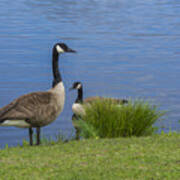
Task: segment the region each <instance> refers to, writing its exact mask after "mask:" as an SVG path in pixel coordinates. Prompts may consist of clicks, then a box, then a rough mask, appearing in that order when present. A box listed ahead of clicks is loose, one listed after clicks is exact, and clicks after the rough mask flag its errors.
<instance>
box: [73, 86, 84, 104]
mask: <svg viewBox="0 0 180 180" xmlns="http://www.w3.org/2000/svg"><path fill="white" fill-rule="evenodd" d="M75 102H76V103H82V102H83V88H82V87H81V88H80V89H78V96H77V99H76V101H75Z"/></svg>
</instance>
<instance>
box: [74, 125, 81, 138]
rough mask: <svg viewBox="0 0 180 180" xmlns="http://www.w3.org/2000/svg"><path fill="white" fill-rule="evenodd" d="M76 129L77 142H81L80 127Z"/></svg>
mask: <svg viewBox="0 0 180 180" xmlns="http://www.w3.org/2000/svg"><path fill="white" fill-rule="evenodd" d="M75 129H76V138H75V139H76V140H79V139H80V129H79V128H78V127H75Z"/></svg>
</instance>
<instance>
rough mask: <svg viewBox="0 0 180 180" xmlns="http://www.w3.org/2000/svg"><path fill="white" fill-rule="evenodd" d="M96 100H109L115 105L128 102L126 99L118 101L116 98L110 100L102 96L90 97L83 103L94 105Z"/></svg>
mask: <svg viewBox="0 0 180 180" xmlns="http://www.w3.org/2000/svg"><path fill="white" fill-rule="evenodd" d="M96 100H100V101H103V100H109V101H111V102H112V103H114V104H125V103H127V102H128V101H127V100H125V99H116V98H108V97H100V96H94V97H88V98H86V99H84V101H83V103H85V104H86V103H89V104H91V103H93V102H94V101H96Z"/></svg>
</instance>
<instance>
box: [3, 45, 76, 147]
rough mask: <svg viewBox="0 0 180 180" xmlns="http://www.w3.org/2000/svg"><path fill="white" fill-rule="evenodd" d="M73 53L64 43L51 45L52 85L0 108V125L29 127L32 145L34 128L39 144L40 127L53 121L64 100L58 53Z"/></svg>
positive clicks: (61, 108) (60, 110)
mask: <svg viewBox="0 0 180 180" xmlns="http://www.w3.org/2000/svg"><path fill="white" fill-rule="evenodd" d="M64 52H70V53H74V52H75V51H74V50H72V49H70V48H69V47H68V46H67V45H66V44H64V43H57V44H55V45H54V47H53V55H52V69H53V77H54V79H53V87H52V88H51V89H49V90H48V91H44V92H43V91H41V92H32V93H29V94H26V95H23V96H20V97H19V98H17V99H15V100H14V101H12V102H11V103H10V104H8V105H6V106H4V107H2V108H0V126H15V127H20V128H29V142H30V145H33V129H32V128H36V133H37V142H36V144H37V145H39V144H40V128H41V127H43V126H46V125H48V124H50V123H51V122H53V121H54V120H55V119H56V118H57V117H58V115H59V114H60V113H61V112H62V110H63V107H64V100H65V89H64V85H63V82H62V78H61V74H60V72H59V69H58V58H59V54H61V53H64Z"/></svg>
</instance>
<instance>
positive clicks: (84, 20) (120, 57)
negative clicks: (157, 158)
mask: <svg viewBox="0 0 180 180" xmlns="http://www.w3.org/2000/svg"><path fill="white" fill-rule="evenodd" d="M0 22H1V23H0V42H1V43H0V106H1V107H2V106H4V105H6V104H8V103H9V102H11V101H12V100H13V99H15V98H17V97H18V96H20V95H22V94H26V93H29V92H32V91H42V90H46V89H49V88H50V87H51V84H52V69H51V68H52V67H51V56H52V46H53V45H54V44H55V43H56V42H65V43H66V44H67V45H68V46H69V47H71V48H72V49H75V50H77V51H78V53H77V54H75V55H74V54H63V55H62V56H61V57H60V62H59V63H60V70H61V73H62V77H63V81H64V84H65V88H66V103H65V107H64V111H63V113H62V114H61V115H60V116H59V118H58V119H57V120H56V121H55V122H53V123H52V124H50V125H49V126H47V127H44V128H43V135H44V136H47V137H53V136H55V135H56V134H58V133H63V134H64V136H66V137H67V138H68V137H71V136H72V135H73V134H74V129H73V126H72V121H71V116H72V110H71V105H72V103H73V102H74V100H75V98H76V92H69V91H68V88H69V87H70V86H71V85H72V83H73V82H74V81H81V82H82V83H83V85H84V96H85V97H88V96H92V95H101V96H110V97H119V98H132V99H135V98H143V99H146V100H151V101H153V102H155V103H156V104H158V105H159V106H160V108H161V109H163V110H167V111H168V112H167V115H166V117H165V120H164V122H159V123H158V126H159V127H160V128H161V129H163V130H164V131H166V132H168V131H169V130H173V131H179V130H180V123H179V122H178V121H179V119H180V111H179V110H180V91H179V89H180V83H179V80H178V79H179V77H180V49H179V45H180V1H179V0H164V1H156V0H149V1H142V0H131V1H130V0H116V1H109V0H86V1H85V0H79V1H74V0H61V1H59V0H46V1H41V0H29V1H26V0H14V1H11V2H10V4H9V3H7V1H5V0H1V1H0ZM0 132H1V136H0V147H4V146H5V144H8V145H9V146H14V145H17V144H21V143H22V140H23V139H28V131H27V130H25V129H18V128H14V127H0Z"/></svg>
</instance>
